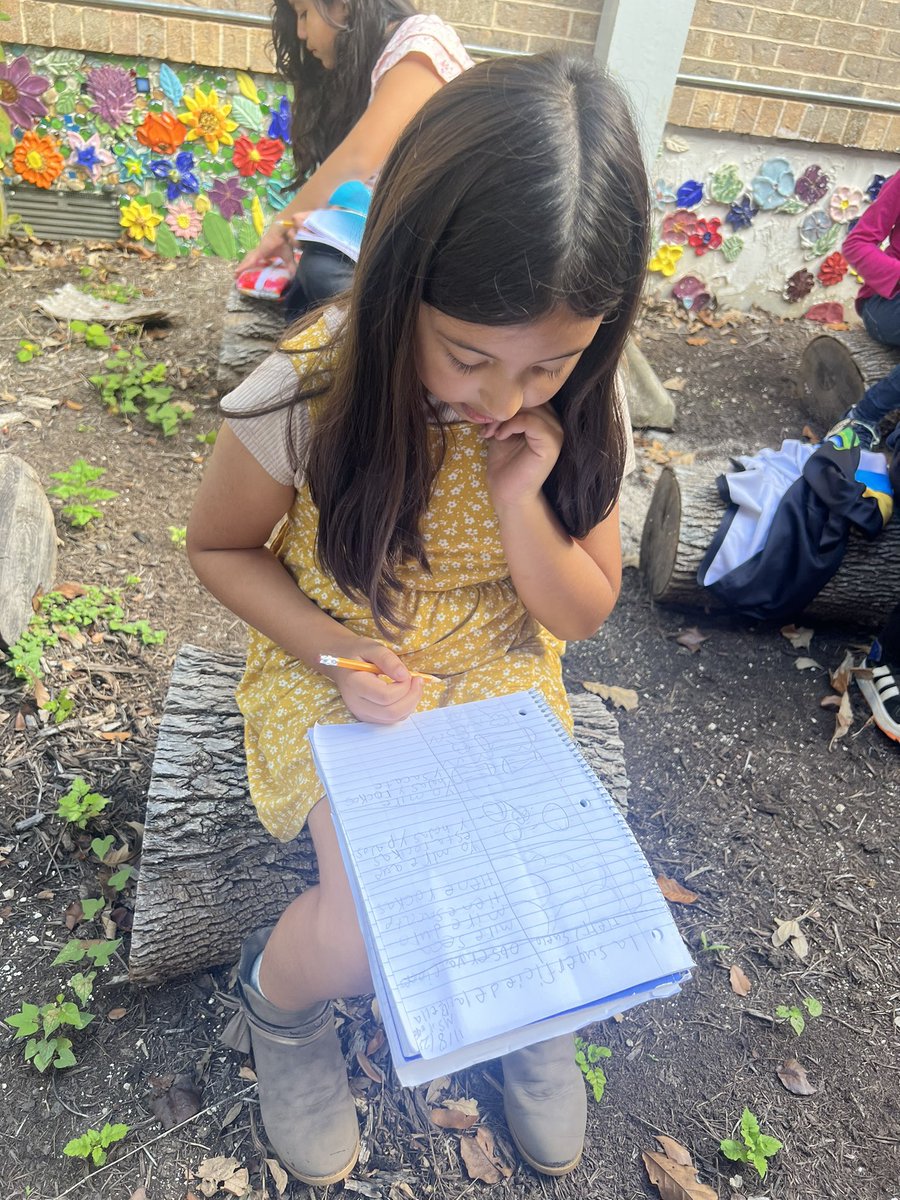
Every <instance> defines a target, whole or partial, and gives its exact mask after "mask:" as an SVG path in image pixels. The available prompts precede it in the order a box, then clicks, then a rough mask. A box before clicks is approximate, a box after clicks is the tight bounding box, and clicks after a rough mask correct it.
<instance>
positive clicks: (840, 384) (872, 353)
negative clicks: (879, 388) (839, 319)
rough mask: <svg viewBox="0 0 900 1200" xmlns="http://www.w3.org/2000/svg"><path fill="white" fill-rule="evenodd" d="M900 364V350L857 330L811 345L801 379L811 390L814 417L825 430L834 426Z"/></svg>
mask: <svg viewBox="0 0 900 1200" xmlns="http://www.w3.org/2000/svg"><path fill="white" fill-rule="evenodd" d="M898 363H900V350H894V349H892V348H891V347H890V346H882V345H881V343H880V342H876V341H874V340H873V339H872V338H870V337H869V335H868V333H866V331H865V329H861V328H860V327H859V326H856V327H855V328H853V329H846V330H840V329H838V330H835V331H834V332H832V333H827V334H822V335H821V336H819V337H815V338H813V339H812V341H811V342H809V343H808V345H807V346H806V349H805V350H804V351H803V355H802V357H801V359H800V376H801V378H802V380H803V382H804V383H805V384H806V386H807V388H808V389H809V394H810V397H811V400H812V404H811V413H812V416H813V417H814V419H815V420H816V421H817V422H818V423H819V424H820V425H821V426H822V427H823V430H825V429H830V428H831V426H832V425H833V424H834V423H835V422H836V421H837V420H839V419H840V417H842V416H843V414H844V413H845V412H846V411H847V409H848V408H850V407H851V406H852V405H854V404H856V403H858V402H859V401H860V400H861V399H862V396H863V392H865V390H866V388H869V387H871V386H872V384H873V383H877V381H878V380H879V379H883V378H884V377H885V375H887V374H889V373H890V372H891V371H892V370H893V369H894V367H895V366H896V365H897V364H898Z"/></svg>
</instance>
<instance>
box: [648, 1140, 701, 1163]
mask: <svg viewBox="0 0 900 1200" xmlns="http://www.w3.org/2000/svg"><path fill="white" fill-rule="evenodd" d="M654 1136H655V1138H656V1141H657V1142H658V1143H659V1147H660V1149H661V1150H662V1152H663V1154H665V1155H666V1157H667V1158H671V1160H672V1162H676V1163H681V1165H682V1166H683V1167H689V1166H691V1165H692V1164H691V1156H690V1152H689V1151H688V1150H687V1148H686V1147H685V1146H682V1144H681V1142H676V1141H675V1139H674V1138H670V1137H666V1135H665V1134H664V1133H657V1134H655V1135H654Z"/></svg>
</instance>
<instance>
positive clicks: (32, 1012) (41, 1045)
mask: <svg viewBox="0 0 900 1200" xmlns="http://www.w3.org/2000/svg"><path fill="white" fill-rule="evenodd" d="M93 1019H94V1014H93V1013H88V1012H82V1011H81V1009H80V1008H79V1007H78V1005H77V1004H75V1003H74V1002H73V1001H71V1000H68V1001H66V1000H64V999H63V995H62V992H60V994H59V995H58V996H57V997H56V1002H55V1003H53V1002H51V1003H48V1004H42V1005H40V1006H38V1005H37V1004H23V1005H22V1007H21V1011H20V1012H18V1013H13V1014H12V1016H9V1017H5V1018H4V1020H5V1021H6V1024H7V1025H11V1026H12V1027H13V1029H15V1031H16V1037H17V1038H23V1037H27V1038H28V1041H27V1043H26V1045H25V1061H26V1062H33V1063H34V1065H35V1066H36V1067H37V1069H38V1070H39V1071H40V1072H42V1073H43V1072H44V1071H46V1070H47V1068H48V1067H49V1066H51V1065H52V1066H54V1067H57V1068H62V1067H74V1066H75V1062H76V1059H75V1055H74V1054H73V1053H72V1042H71V1039H70V1038H67V1037H62V1036H61V1035H60V1034H58V1033H57V1032H56V1031H57V1029H60V1028H61V1027H62V1026H63V1025H70V1026H71V1027H72V1028H73V1029H84V1028H85V1026H86V1025H90V1023H91V1021H93ZM38 1035H39V1036H38Z"/></svg>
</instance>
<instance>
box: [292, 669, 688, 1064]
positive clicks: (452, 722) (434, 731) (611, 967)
mask: <svg viewBox="0 0 900 1200" xmlns="http://www.w3.org/2000/svg"><path fill="white" fill-rule="evenodd" d="M309 737H310V742H311V744H312V748H313V754H314V757H315V761H316V766H317V768H318V771H319V775H320V777H321V779H322V780H323V782H324V784H325V787H326V790H327V792H328V796H329V799H330V801H331V807H332V813H333V815H334V821H335V827H336V830H337V835H338V840H339V842H340V846H341V851H342V854H343V856H344V861H345V865H346V867H347V873H348V876H349V878H350V884H351V887H352V889H353V892H354V898H355V900H356V905H357V911H358V913H359V917H360V924H361V926H362V930H363V934H364V937H365V939H366V945H367V949H368V952H369V960H370V963H371V966H372V975H373V979H374V982H375V990H376V993H377V995H378V1000H379V1004H380V1006H381V1012H382V1016H383V1018H384V1023H385V1030H386V1033H387V1036H388V1041H389V1044H390V1049H391V1053H392V1056H393V1060H394V1065H395V1068H396V1070H397V1074H398V1077H399V1078H400V1081H401V1083H403V1084H406V1085H414V1084H418V1083H424V1082H426V1081H427V1080H430V1079H433V1078H435V1077H436V1076H438V1075H442V1074H446V1073H448V1072H450V1071H454V1070H459V1069H461V1068H462V1067H465V1066H470V1065H472V1064H473V1063H476V1062H482V1061H484V1060H485V1059H488V1058H493V1057H496V1056H498V1055H500V1054H505V1053H508V1052H509V1051H510V1050H515V1049H519V1048H521V1047H522V1046H527V1045H531V1044H532V1043H534V1042H537V1041H541V1040H543V1039H544V1038H547V1037H552V1036H555V1035H556V1034H558V1033H568V1032H572V1031H574V1030H576V1029H579V1028H581V1027H582V1026H583V1025H586V1024H589V1023H590V1022H592V1021H596V1020H601V1019H603V1018H605V1017H608V1016H611V1015H612V1014H613V1013H617V1012H623V1011H624V1010H625V1009H627V1008H630V1007H632V1006H633V1005H635V1004H640V1003H641V1002H643V1001H644V1000H648V999H652V998H654V997H661V996H668V995H672V994H674V993H675V992H677V991H678V990H679V986H680V984H681V983H682V982H683V981H684V979H685V978H686V977H687V973H688V971H689V969H690V968H691V966H692V965H693V963H692V962H691V959H690V956H689V954H688V952H687V949H686V947H685V945H684V943H683V941H682V939H681V936H680V935H679V933H678V930H677V929H676V927H675V923H674V922H673V920H672V917H671V914H670V913H669V909H668V906H667V905H666V902H665V900H664V899H663V896H662V894H661V893H660V891H659V888H658V887H657V884H656V881H655V880H654V878H653V876H652V874H651V871H650V868H649V866H648V864H647V861H646V859H645V858H644V856H643V854H642V853H641V850H640V848H639V847H638V845H637V843H636V842H635V840H634V837H633V835H632V833H631V831H630V829H629V828H628V826H627V824H626V823H625V821H624V819H623V818H622V816H621V815H620V813H619V811H618V809H617V808H616V807H615V805H614V804H613V801H612V799H611V798H610V796H609V794H608V793H607V792H606V790H605V789H604V788H603V786H602V785H601V784H600V782H599V780H598V779H597V777H596V776H595V775H594V773H593V771H592V770H591V768H590V767H589V766H588V764H587V762H586V761H585V760H584V758H583V757H582V755H581V752H580V751H579V749H578V747H577V746H576V745H575V743H574V742H573V741H572V739H571V738H570V737H569V736H568V734H567V733H566V732H565V730H564V729H563V728H562V726H561V725H560V723H559V721H558V720H557V718H556V717H555V715H554V714H553V713H552V712H551V711H550V710H549V708H548V707H547V705H546V703H545V701H544V699H543V697H542V696H541V695H540V693H539V692H537V691H530V692H517V693H515V694H513V695H509V696H500V697H496V698H492V699H488V700H480V701H477V702H475V703H472V704H460V705H455V706H450V707H448V708H441V709H435V710H433V711H431V712H424V713H419V714H415V715H413V716H412V717H409V718H408V719H407V720H406V721H403V722H401V723H400V724H398V725H390V726H383V725H367V724H362V723H360V724H355V725H316V726H315V727H314V728H313V729H311V730H310V734H309Z"/></svg>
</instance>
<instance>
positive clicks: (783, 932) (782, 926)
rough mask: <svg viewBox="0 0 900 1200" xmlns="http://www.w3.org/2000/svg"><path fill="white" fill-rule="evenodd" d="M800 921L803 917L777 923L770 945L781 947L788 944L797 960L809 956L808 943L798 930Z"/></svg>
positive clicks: (799, 929)
mask: <svg viewBox="0 0 900 1200" xmlns="http://www.w3.org/2000/svg"><path fill="white" fill-rule="evenodd" d="M806 915H808V914H806V913H804V916H806ZM802 920H803V917H799V918H798V919H797V920H796V921H779V922H778V923H777V925H778V927H777V928H776V930H775V932H774V933H773V934H772V945H773V946H783V945H784V943H785V942H788V943H789V944H790V947H791V949H792V950H793V951H794V953H795V954H796V955H797V957H798V958H806V956H807V954H809V942H808V941H807V940H806V937H805V935H804V933H803V931H802V930H801V928H800V922H801V921H802Z"/></svg>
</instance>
